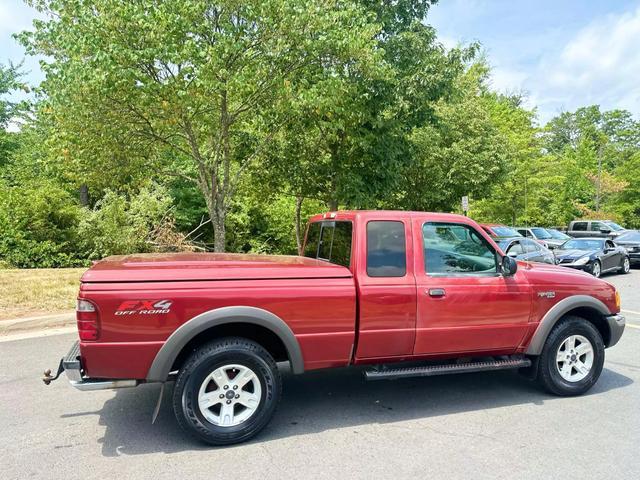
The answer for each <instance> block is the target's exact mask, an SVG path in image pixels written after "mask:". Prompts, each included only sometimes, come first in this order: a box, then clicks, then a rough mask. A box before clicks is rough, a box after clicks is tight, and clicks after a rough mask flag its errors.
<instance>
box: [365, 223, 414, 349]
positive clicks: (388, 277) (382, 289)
mask: <svg viewBox="0 0 640 480" xmlns="http://www.w3.org/2000/svg"><path fill="white" fill-rule="evenodd" d="M391 218H393V219H391ZM356 238H357V241H358V251H359V252H360V254H359V255H358V262H359V264H358V265H357V266H356V268H357V270H358V275H357V288H358V302H359V303H358V308H359V330H358V344H357V350H356V355H355V356H356V360H359V359H365V358H376V357H377V358H388V357H398V356H410V355H411V353H412V351H413V344H414V341H415V328H416V284H415V276H414V274H413V237H412V235H411V221H410V219H409V218H408V217H407V218H405V219H397V216H396V217H389V218H386V217H385V218H381V219H380V220H377V219H371V218H368V219H367V220H366V222H359V224H358V235H357V237H356ZM362 252H364V254H362Z"/></svg>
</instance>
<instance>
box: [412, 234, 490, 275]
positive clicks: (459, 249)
mask: <svg viewBox="0 0 640 480" xmlns="http://www.w3.org/2000/svg"><path fill="white" fill-rule="evenodd" d="M422 239H423V245H424V259H425V266H424V268H425V271H426V273H427V275H445V276H446V275H451V274H456V275H457V274H489V275H494V274H496V273H497V271H498V264H497V262H496V254H495V251H494V249H493V248H492V247H491V245H490V244H489V243H488V242H487V241H486V240H485V239H484V237H482V235H480V234H479V233H478V232H476V231H475V230H474V229H473V228H471V227H470V226H468V225H462V224H455V223H441V222H427V223H425V224H424V225H423V227H422Z"/></svg>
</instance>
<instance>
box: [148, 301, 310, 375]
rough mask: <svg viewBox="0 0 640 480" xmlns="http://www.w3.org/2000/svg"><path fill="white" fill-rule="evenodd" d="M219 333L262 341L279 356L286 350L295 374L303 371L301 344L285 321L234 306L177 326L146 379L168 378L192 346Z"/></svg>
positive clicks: (271, 314)
mask: <svg viewBox="0 0 640 480" xmlns="http://www.w3.org/2000/svg"><path fill="white" fill-rule="evenodd" d="M243 333H244V335H243ZM220 336H245V337H246V338H249V339H251V340H255V341H257V342H258V343H261V344H263V346H265V348H267V350H270V353H272V354H274V353H275V355H274V356H276V357H278V356H281V355H279V354H282V353H283V352H284V353H286V359H287V360H289V362H290V364H291V370H292V371H293V373H296V374H297V373H303V372H304V361H303V357H302V351H301V349H300V345H299V344H298V341H297V340H296V338H295V335H294V334H293V331H292V330H291V328H290V327H289V326H288V325H287V324H286V323H285V322H284V320H282V319H281V318H279V317H278V316H276V315H274V314H273V313H271V312H269V311H267V310H263V309H261V308H256V307H247V306H232V307H222V308H217V309H214V310H209V311H207V312H204V313H201V314H200V315H197V316H195V317H193V318H192V319H191V320H188V321H187V322H185V323H183V324H182V325H181V326H180V327H179V328H177V329H176V330H175V331H174V332H173V333H172V334H171V335H170V336H169V338H168V339H167V341H166V342H165V343H164V345H163V346H162V347H161V348H160V350H159V351H158V353H157V354H156V356H155V359H154V360H153V363H152V364H151V367H150V368H149V371H148V373H147V378H146V380H147V382H164V381H166V380H167V378H168V376H169V373H170V372H171V371H172V369H173V368H174V367H175V366H176V364H177V362H179V361H180V359H181V358H184V356H185V355H186V354H188V352H190V351H191V349H192V348H195V346H197V345H198V344H200V343H203V342H204V341H206V340H208V339H212V338H216V337H220ZM265 344H266V345H265ZM280 359H282V358H280Z"/></svg>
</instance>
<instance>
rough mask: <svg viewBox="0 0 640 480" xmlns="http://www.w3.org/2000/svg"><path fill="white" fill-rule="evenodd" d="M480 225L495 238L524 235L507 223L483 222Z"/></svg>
mask: <svg viewBox="0 0 640 480" xmlns="http://www.w3.org/2000/svg"><path fill="white" fill-rule="evenodd" d="M480 226H481V227H482V228H483V229H484V231H485V232H487V233H488V234H489V235H491V237H492V238H494V239H496V238H512V237H521V236H522V235H520V234H519V233H518V231H517V230H516V229H514V228H511V227H507V226H506V225H500V224H499V223H483V224H481V225H480Z"/></svg>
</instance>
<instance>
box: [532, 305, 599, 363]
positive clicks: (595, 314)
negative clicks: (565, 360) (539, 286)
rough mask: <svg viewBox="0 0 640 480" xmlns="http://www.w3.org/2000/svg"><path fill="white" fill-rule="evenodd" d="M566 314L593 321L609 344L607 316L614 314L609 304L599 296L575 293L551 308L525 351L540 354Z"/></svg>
mask: <svg viewBox="0 0 640 480" xmlns="http://www.w3.org/2000/svg"><path fill="white" fill-rule="evenodd" d="M566 315H575V316H578V317H581V318H584V319H585V320H587V321H588V322H590V323H592V324H593V325H594V326H595V327H596V328H597V329H598V331H599V332H600V335H602V340H603V341H604V344H605V345H606V346H609V343H610V341H611V331H610V328H609V324H608V323H607V321H606V319H605V317H607V316H610V315H612V314H611V312H609V309H608V308H607V306H606V305H605V304H604V303H603V302H601V301H600V300H598V299H597V298H594V297H591V296H588V295H574V296H571V297H567V298H565V299H563V300H561V301H559V302H558V303H556V304H555V305H554V306H553V307H551V309H549V311H548V312H547V313H546V314H545V315H544V317H543V318H542V320H541V321H540V324H539V325H538V328H537V329H536V331H535V333H534V334H533V337H532V338H531V341H530V342H529V346H528V347H527V350H526V352H525V353H526V354H527V355H540V353H541V352H542V347H543V346H544V343H545V341H546V340H547V337H548V336H549V333H551V330H552V329H553V327H554V326H555V325H556V323H558V322H559V321H560V320H561V319H562V318H563V317H564V316H566Z"/></svg>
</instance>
